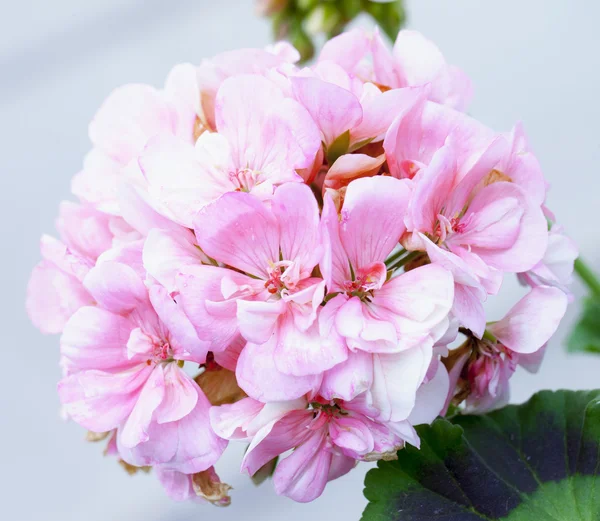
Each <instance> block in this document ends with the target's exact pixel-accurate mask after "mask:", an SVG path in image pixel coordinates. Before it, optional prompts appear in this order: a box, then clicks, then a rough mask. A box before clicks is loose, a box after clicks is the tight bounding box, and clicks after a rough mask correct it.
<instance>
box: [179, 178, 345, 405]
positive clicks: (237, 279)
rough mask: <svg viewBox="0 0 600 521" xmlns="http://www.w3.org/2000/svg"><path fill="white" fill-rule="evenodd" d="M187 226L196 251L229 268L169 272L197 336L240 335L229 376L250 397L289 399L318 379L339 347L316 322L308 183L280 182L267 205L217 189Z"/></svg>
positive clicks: (319, 289)
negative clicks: (239, 349) (220, 194)
mask: <svg viewBox="0 0 600 521" xmlns="http://www.w3.org/2000/svg"><path fill="white" fill-rule="evenodd" d="M195 231H196V236H197V239H198V244H199V245H200V247H201V248H202V250H203V251H204V253H206V255H208V256H209V257H211V258H212V259H215V260H216V261H218V262H220V263H222V264H224V265H226V266H230V267H231V268H233V269H227V268H220V267H212V266H200V265H198V266H194V267H188V268H187V269H183V270H182V272H181V274H180V275H179V277H178V279H179V280H178V283H177V285H178V289H179V291H180V295H181V303H182V306H183V309H184V310H185V311H186V313H187V315H188V316H189V317H190V320H191V321H192V323H193V324H194V325H195V326H196V329H197V331H198V334H199V335H201V336H202V335H203V334H204V335H205V334H206V333H207V332H209V337H207V339H208V338H210V340H211V346H212V349H213V350H220V349H222V348H223V347H224V346H226V345H228V344H229V343H231V342H232V341H233V340H234V339H235V337H236V335H238V334H240V333H241V335H242V336H243V337H244V338H245V339H246V340H247V341H248V342H249V344H248V345H247V346H246V347H245V349H244V350H243V351H242V353H241V356H240V359H239V361H238V366H237V377H238V380H239V383H240V386H241V387H242V388H243V389H244V390H245V391H246V392H247V393H248V394H249V395H251V396H253V397H255V398H259V399H264V400H284V399H293V398H296V397H298V396H301V395H303V394H305V393H306V392H308V390H309V389H311V388H314V387H315V386H318V383H319V375H320V373H322V372H323V371H324V370H326V369H328V368H330V367H333V366H334V365H336V364H337V363H339V362H341V361H343V360H344V359H345V357H346V353H345V349H344V347H343V345H341V343H339V342H337V339H336V338H335V337H333V338H331V337H329V338H327V337H322V336H321V335H320V334H319V329H318V326H317V323H316V319H317V314H318V312H319V309H320V304H321V302H322V301H323V297H324V292H325V283H324V281H323V280H322V279H320V278H318V277H314V276H313V270H314V268H315V266H316V265H317V264H318V262H319V261H320V259H321V256H322V253H323V246H322V240H321V234H320V228H319V211H318V207H317V203H316V200H315V198H314V196H313V194H312V192H311V191H310V189H309V188H308V187H307V186H304V185H301V184H296V183H289V184H286V185H283V186H281V187H279V188H278V189H277V190H276V191H275V194H274V196H273V199H272V201H271V208H270V209H269V208H267V206H266V205H265V204H263V203H262V202H261V201H260V200H258V199H257V198H256V197H254V196H253V195H251V194H244V193H229V194H225V195H224V196H223V197H221V198H220V199H219V200H217V201H216V202H214V203H213V204H211V205H208V206H206V207H204V208H203V209H202V210H201V211H200V212H199V213H198V215H197V216H196V219H195ZM240 272H241V273H240ZM215 331H219V334H215ZM286 382H287V383H286ZM288 384H289V385H288Z"/></svg>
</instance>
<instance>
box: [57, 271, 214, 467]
mask: <svg viewBox="0 0 600 521" xmlns="http://www.w3.org/2000/svg"><path fill="white" fill-rule="evenodd" d="M84 286H85V287H86V289H87V290H88V292H89V293H90V295H92V297H93V298H94V300H95V301H96V303H97V305H96V306H93V307H90V306H86V307H82V308H81V309H79V310H78V311H77V312H76V313H75V314H74V315H73V316H72V317H71V318H70V319H69V322H68V323H67V325H66V326H65V329H64V332H63V335H62V338H61V354H62V366H63V368H64V371H65V377H64V378H63V380H62V381H61V382H60V384H59V387H58V390H59V396H60V399H61V402H62V404H63V406H64V409H65V411H66V413H67V414H68V415H69V416H70V417H71V418H72V419H74V420H75V421H76V422H77V423H79V424H81V425H83V426H84V427H86V428H87V429H89V430H91V431H94V432H105V431H110V430H113V429H119V432H118V438H117V443H118V447H119V453H120V455H121V457H122V458H123V459H124V460H125V461H127V462H128V463H130V464H132V465H135V466H145V465H161V466H162V467H163V468H165V469H170V470H177V471H179V472H184V473H193V472H198V471H201V470H204V469H206V468H208V467H209V466H210V465H212V464H213V463H214V462H215V461H216V459H218V457H219V455H220V454H221V452H222V451H223V449H224V447H225V442H224V441H223V440H221V439H219V438H218V437H217V436H215V434H214V433H213V432H212V430H211V429H210V426H209V424H208V409H209V407H210V403H209V402H208V400H207V399H206V397H205V396H204V394H203V393H202V391H201V389H200V388H199V387H198V385H197V384H196V383H195V382H194V381H193V380H192V379H191V378H190V377H189V376H187V374H186V373H185V372H184V371H183V370H182V369H181V364H182V363H183V361H185V360H189V361H193V362H196V363H203V362H204V361H205V358H206V353H207V345H206V343H205V342H202V341H201V340H199V339H198V337H197V335H196V333H195V331H194V328H193V327H192V325H191V324H190V323H189V321H188V320H187V318H186V317H185V316H184V315H183V313H182V312H181V310H180V309H179V307H178V306H177V304H176V303H175V302H174V301H173V300H172V299H171V297H170V296H169V295H168V294H167V292H166V290H164V288H162V287H160V286H152V287H151V288H150V291H149V292H148V290H147V289H146V287H145V285H144V283H143V281H142V279H141V278H140V277H139V275H138V274H137V273H136V272H135V271H134V270H133V269H132V268H130V267H129V266H127V265H125V264H121V263H118V262H114V261H106V262H101V263H99V264H98V266H96V267H95V268H94V269H92V270H91V271H90V272H89V273H88V275H87V276H86V277H85V279H84Z"/></svg>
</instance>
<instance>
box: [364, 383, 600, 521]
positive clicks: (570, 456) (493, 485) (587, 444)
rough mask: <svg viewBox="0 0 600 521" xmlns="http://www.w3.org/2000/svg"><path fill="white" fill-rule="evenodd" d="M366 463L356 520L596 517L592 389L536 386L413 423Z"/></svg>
mask: <svg viewBox="0 0 600 521" xmlns="http://www.w3.org/2000/svg"><path fill="white" fill-rule="evenodd" d="M417 431H418V433H419V436H420V437H421V450H418V449H416V448H414V447H410V446H407V447H406V448H405V449H403V450H401V451H399V452H398V460H397V461H380V462H379V464H378V467H377V468H376V469H373V470H371V471H369V472H368V474H367V477H366V480H365V496H366V497H367V499H368V500H369V504H368V506H367V508H366V509H365V511H364V513H363V516H362V521H432V520H436V521H442V520H443V521H482V520H483V521H493V520H505V521H597V520H598V519H600V481H597V480H596V475H597V474H598V470H599V466H600V458H599V449H600V391H588V392H584V391H580V392H574V391H557V392H550V391H542V392H540V393H537V394H536V395H534V396H533V397H532V398H531V399H530V400H529V401H528V402H527V403H525V404H523V405H518V406H516V405H510V406H508V407H505V408H503V409H500V410H498V411H494V412H492V413H489V414H487V415H483V416H455V417H454V418H452V419H451V421H448V420H445V419H441V418H439V419H437V420H436V421H435V422H434V423H433V424H432V425H431V426H421V427H418V428H417Z"/></svg>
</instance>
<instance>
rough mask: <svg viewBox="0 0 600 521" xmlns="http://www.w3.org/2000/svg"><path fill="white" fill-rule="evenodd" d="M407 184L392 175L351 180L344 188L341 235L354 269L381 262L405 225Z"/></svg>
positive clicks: (393, 245)
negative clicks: (346, 187)
mask: <svg viewBox="0 0 600 521" xmlns="http://www.w3.org/2000/svg"><path fill="white" fill-rule="evenodd" d="M409 198H410V188H409V187H408V185H407V184H406V182H404V181H400V180H398V179H394V178H391V177H381V176H380V177H370V178H364V179H357V180H355V181H352V183H350V185H349V186H348V189H347V191H346V197H345V200H344V207H343V209H342V220H341V227H340V238H341V241H342V244H343V245H344V248H345V250H346V253H347V254H348V259H349V260H350V263H351V264H352V266H353V268H354V270H357V269H359V268H361V267H363V266H366V265H368V264H371V263H373V262H383V261H384V260H385V258H386V257H387V256H388V254H389V253H390V252H391V251H392V250H393V249H394V247H395V246H396V245H397V244H398V241H399V240H400V237H401V236H402V234H403V233H404V231H405V229H406V227H405V225H404V214H405V212H406V208H407V207H408V201H409Z"/></svg>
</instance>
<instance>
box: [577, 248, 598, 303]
mask: <svg viewBox="0 0 600 521" xmlns="http://www.w3.org/2000/svg"><path fill="white" fill-rule="evenodd" d="M575 272H576V273H577V275H579V278H580V279H581V280H582V281H583V282H585V284H586V285H587V287H588V288H589V289H590V290H591V291H592V293H594V294H595V295H598V296H600V280H598V277H597V276H596V275H595V274H594V272H593V271H592V269H591V268H590V267H589V266H588V265H587V264H586V263H585V262H584V261H583V259H582V258H581V257H578V258H577V259H575Z"/></svg>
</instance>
